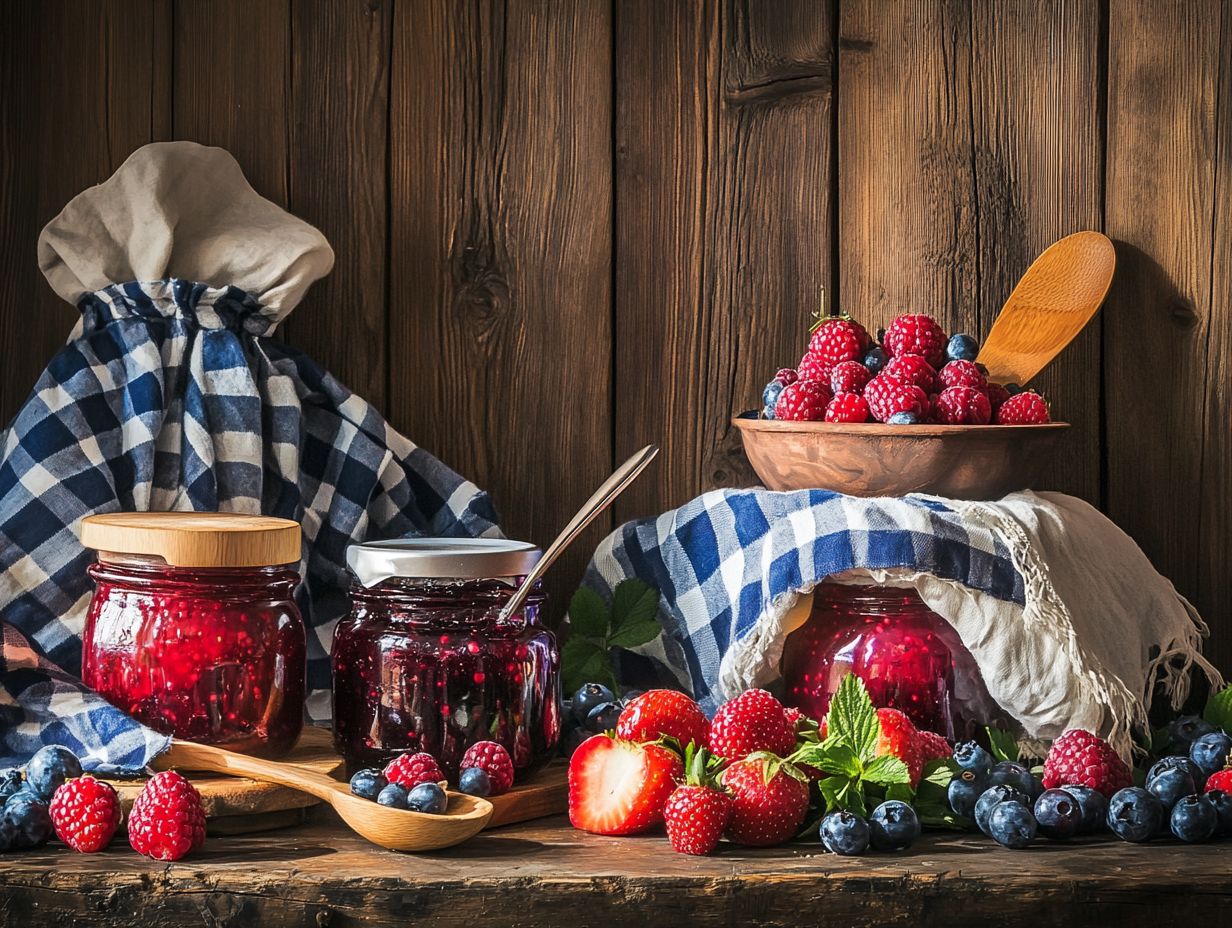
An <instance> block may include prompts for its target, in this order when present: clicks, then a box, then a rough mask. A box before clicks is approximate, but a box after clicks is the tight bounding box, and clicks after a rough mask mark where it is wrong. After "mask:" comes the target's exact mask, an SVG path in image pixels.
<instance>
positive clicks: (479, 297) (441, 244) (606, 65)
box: [389, 0, 613, 615]
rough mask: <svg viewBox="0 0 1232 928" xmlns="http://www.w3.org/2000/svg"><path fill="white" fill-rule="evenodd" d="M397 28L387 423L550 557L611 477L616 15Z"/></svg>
mask: <svg viewBox="0 0 1232 928" xmlns="http://www.w3.org/2000/svg"><path fill="white" fill-rule="evenodd" d="M393 29H394V51H393V71H392V88H391V94H392V98H391V127H390V128H391V138H390V170H391V176H390V198H391V217H390V236H391V238H390V288H389V301H390V343H391V345H393V346H396V348H395V349H394V351H393V352H392V353H391V356H390V397H389V408H390V412H391V417H392V419H393V422H394V424H395V425H396V426H398V427H399V428H402V429H403V430H404V431H405V432H406V433H407V434H408V435H410V436H411V437H412V438H413V439H414V440H415V441H417V442H419V443H421V444H423V445H424V446H425V447H426V448H428V449H429V450H431V451H432V452H433V453H435V454H437V455H438V456H440V457H441V458H442V459H443V460H445V461H446V463H448V464H450V465H451V466H453V467H454V468H456V469H458V470H459V471H461V472H462V473H464V474H466V475H467V476H468V477H470V478H471V479H473V480H475V481H476V482H478V483H479V485H480V486H482V487H484V488H486V489H487V490H489V491H490V492H491V493H492V495H493V498H494V500H495V502H496V504H497V506H498V508H499V509H500V510H501V511H502V514H503V515H504V517H505V522H504V528H505V529H506V532H507V533H508V534H510V535H512V536H515V537H519V538H527V539H529V540H531V541H535V542H538V543H539V544H547V543H548V542H549V541H550V540H551V539H552V538H553V537H554V536H555V534H556V533H557V532H558V531H559V530H560V529H561V528H562V527H563V526H564V524H565V522H566V521H567V520H568V518H569V517H570V516H571V515H572V514H573V512H574V510H575V509H576V508H577V507H578V506H579V505H581V503H582V502H583V501H584V500H585V499H586V498H587V497H588V496H589V495H590V493H591V492H592V490H593V489H594V488H595V487H597V486H598V485H599V483H600V482H602V480H603V479H604V478H605V477H606V476H607V475H608V473H609V472H610V471H611V469H612V466H613V462H612V397H611V390H612V377H611V374H612V361H611V356H612V344H611V338H612V335H611V332H612V307H611V264H610V261H611V248H612V238H611V237H612V207H611V203H612V183H611V107H610V101H611V8H610V6H609V4H607V3H602V2H598V0H577V2H569V3H512V4H508V5H503V4H488V3H481V2H474V0H467V2H454V0H434V2H425V3H417V4H413V5H399V6H397V7H396V9H395V15H394V24H393ZM606 524H609V523H608V520H607V519H606V518H601V519H599V520H597V523H596V525H595V526H593V527H592V528H591V529H590V530H589V531H588V532H587V533H586V534H585V535H584V536H583V537H582V539H581V540H580V541H579V542H578V543H577V544H575V545H574V546H573V547H572V548H571V549H570V550H569V551H567V552H566V553H565V555H564V556H563V557H562V559H561V561H560V562H559V563H558V565H557V566H556V567H554V568H553V570H552V573H551V574H549V578H548V583H547V587H548V591H549V594H550V595H551V598H552V600H553V601H554V602H553V609H552V612H553V613H554V614H556V615H559V614H561V613H563V609H564V604H565V602H566V601H567V599H568V596H569V594H570V593H571V592H572V591H573V589H574V588H575V587H576V585H577V581H578V579H579V577H580V574H581V570H582V567H583V565H584V564H585V563H586V561H587V559H588V558H589V554H590V551H591V550H593V548H594V545H595V544H596V543H597V542H598V540H599V539H600V538H601V537H602V535H603V533H604V530H605V526H606Z"/></svg>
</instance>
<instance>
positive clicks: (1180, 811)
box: [1169, 793, 1219, 843]
mask: <svg viewBox="0 0 1232 928" xmlns="http://www.w3.org/2000/svg"><path fill="white" fill-rule="evenodd" d="M1169 824H1170V825H1171V826H1172V833H1173V834H1174V835H1176V836H1177V837H1178V838H1180V839H1181V840H1182V841H1188V842H1190V843H1195V842H1198V841H1209V840H1210V839H1211V837H1212V836H1213V835H1214V834H1215V831H1216V829H1217V828H1218V827H1219V812H1218V810H1217V809H1216V808H1215V803H1213V802H1211V801H1210V799H1208V798H1207V797H1206V796H1199V795H1197V794H1196V793H1195V794H1194V795H1192V796H1182V797H1181V799H1180V800H1179V801H1178V802H1177V804H1176V805H1174V806H1173V807H1172V816H1171V818H1170V819H1169Z"/></svg>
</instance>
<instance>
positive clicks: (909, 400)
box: [864, 373, 928, 422]
mask: <svg viewBox="0 0 1232 928" xmlns="http://www.w3.org/2000/svg"><path fill="white" fill-rule="evenodd" d="M864 399H865V400H866V401H867V402H868V408H869V411H870V412H871V413H872V414H873V418H874V419H876V420H877V421H878V422H885V421H886V420H888V419H889V418H890V416H892V415H894V414H895V413H896V412H910V413H914V414H915V415H917V416H919V417H920V418H921V419H923V418H924V417H925V416H926V415H927V414H928V395H927V394H926V393H925V392H924V391H923V390H921V389H920V388H919V387H917V386H914V385H912V384H909V383H903V382H902V381H901V380H899V379H898V378H896V377H891V376H889V375H888V374H885V373H881V374H878V375H877V376H876V377H874V378H873V379H872V380H870V381H869V382H868V386H866V387H865V388H864Z"/></svg>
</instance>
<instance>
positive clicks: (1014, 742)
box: [984, 728, 1018, 760]
mask: <svg viewBox="0 0 1232 928" xmlns="http://www.w3.org/2000/svg"><path fill="white" fill-rule="evenodd" d="M984 731H986V732H988V746H989V748H990V749H991V750H992V756H993V757H994V758H996V759H997V760H1018V739H1017V738H1015V737H1014V736H1013V735H1012V734H1011V733H1010V732H1008V731H1003V730H1002V729H1000V728H985V729H984Z"/></svg>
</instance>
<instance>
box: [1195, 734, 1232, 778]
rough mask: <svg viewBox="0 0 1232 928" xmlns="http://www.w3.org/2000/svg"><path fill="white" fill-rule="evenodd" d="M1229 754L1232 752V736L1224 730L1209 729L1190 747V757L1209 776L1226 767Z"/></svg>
mask: <svg viewBox="0 0 1232 928" xmlns="http://www.w3.org/2000/svg"><path fill="white" fill-rule="evenodd" d="M1229 754H1232V737H1230V736H1228V735H1227V734H1226V733H1225V732H1222V731H1208V732H1207V733H1206V734H1205V735H1202V736H1200V737H1198V738H1195V739H1194V743H1193V745H1191V746H1190V748H1189V759H1190V760H1192V761H1193V762H1194V763H1195V764H1197V765H1198V768H1199V769H1200V770H1201V771H1202V773H1203V774H1205V775H1206V776H1208V777H1209V776H1210V775H1211V774H1212V773H1215V772H1216V771H1217V770H1222V769H1223V768H1224V765H1225V764H1227V762H1228V755H1229Z"/></svg>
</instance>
